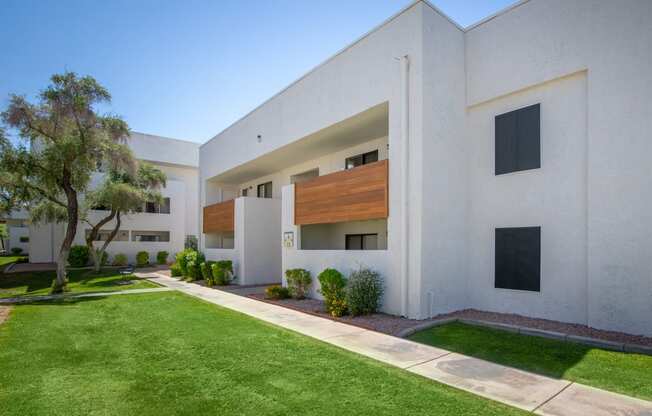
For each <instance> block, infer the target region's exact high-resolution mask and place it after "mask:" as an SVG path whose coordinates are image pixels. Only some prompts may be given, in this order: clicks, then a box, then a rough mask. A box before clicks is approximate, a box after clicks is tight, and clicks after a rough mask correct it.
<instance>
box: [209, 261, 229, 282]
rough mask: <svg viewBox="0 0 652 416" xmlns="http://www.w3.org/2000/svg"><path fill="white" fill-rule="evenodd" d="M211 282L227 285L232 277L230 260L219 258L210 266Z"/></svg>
mask: <svg viewBox="0 0 652 416" xmlns="http://www.w3.org/2000/svg"><path fill="white" fill-rule="evenodd" d="M211 271H212V272H213V282H214V283H215V284H216V285H220V286H223V285H228V284H229V282H230V281H231V280H232V279H233V262H232V261H231V260H220V261H216V262H215V263H213V265H212V266H211Z"/></svg>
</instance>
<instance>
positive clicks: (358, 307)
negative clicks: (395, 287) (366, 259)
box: [346, 269, 383, 316]
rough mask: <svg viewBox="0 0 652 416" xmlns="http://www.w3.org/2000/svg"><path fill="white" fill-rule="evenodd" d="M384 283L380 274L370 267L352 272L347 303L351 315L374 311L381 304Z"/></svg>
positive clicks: (347, 292) (348, 284)
mask: <svg viewBox="0 0 652 416" xmlns="http://www.w3.org/2000/svg"><path fill="white" fill-rule="evenodd" d="M382 295H383V283H382V281H381V279H380V275H379V274H378V273H376V272H375V271H373V270H370V269H360V270H358V271H355V272H353V273H351V275H350V276H349V279H348V282H347V285H346V304H347V306H348V308H349V312H351V315H353V316H356V315H366V314H370V313H374V312H376V311H377V310H378V307H379V306H380V298H381V297H382Z"/></svg>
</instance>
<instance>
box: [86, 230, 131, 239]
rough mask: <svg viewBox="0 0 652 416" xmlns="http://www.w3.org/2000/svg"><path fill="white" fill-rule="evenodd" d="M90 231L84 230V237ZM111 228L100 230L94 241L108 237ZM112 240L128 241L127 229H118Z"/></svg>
mask: <svg viewBox="0 0 652 416" xmlns="http://www.w3.org/2000/svg"><path fill="white" fill-rule="evenodd" d="M90 233H91V230H86V238H88V235H89V234H90ZM110 234H111V230H100V232H99V233H98V235H97V238H96V239H95V241H106V240H108V239H109V235H110ZM113 241H129V231H125V230H118V234H116V236H115V237H114V238H113Z"/></svg>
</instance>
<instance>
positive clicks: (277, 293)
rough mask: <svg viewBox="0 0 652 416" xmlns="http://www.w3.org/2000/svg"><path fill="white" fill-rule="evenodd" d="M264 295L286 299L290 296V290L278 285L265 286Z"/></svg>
mask: <svg viewBox="0 0 652 416" xmlns="http://www.w3.org/2000/svg"><path fill="white" fill-rule="evenodd" d="M265 297H266V298H267V299H276V300H278V299H287V298H289V297H290V290H289V289H288V288H287V287H283V286H280V285H274V286H268V287H267V288H265Z"/></svg>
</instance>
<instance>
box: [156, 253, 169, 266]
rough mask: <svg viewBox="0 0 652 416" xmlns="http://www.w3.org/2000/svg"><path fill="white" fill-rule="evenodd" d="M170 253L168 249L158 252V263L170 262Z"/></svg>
mask: <svg viewBox="0 0 652 416" xmlns="http://www.w3.org/2000/svg"><path fill="white" fill-rule="evenodd" d="M169 254H170V253H168V252H167V251H159V252H158V253H156V262H157V263H158V264H166V263H167V262H168V255H169Z"/></svg>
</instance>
